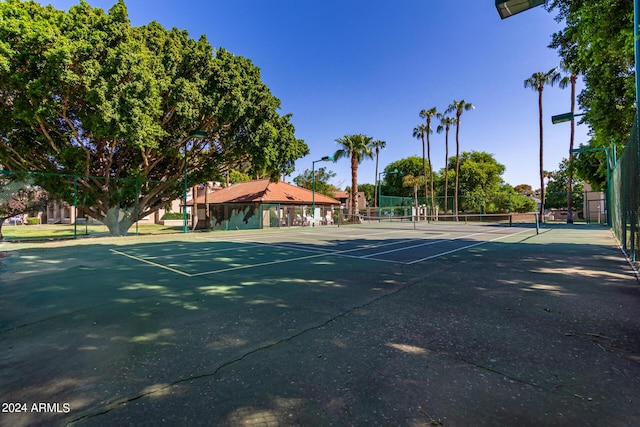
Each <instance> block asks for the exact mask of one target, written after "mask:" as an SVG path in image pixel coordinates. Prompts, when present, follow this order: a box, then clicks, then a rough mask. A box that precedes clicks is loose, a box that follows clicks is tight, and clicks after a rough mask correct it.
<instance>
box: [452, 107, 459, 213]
mask: <svg viewBox="0 0 640 427" xmlns="http://www.w3.org/2000/svg"><path fill="white" fill-rule="evenodd" d="M457 119H458V120H457V122H456V188H455V197H454V199H453V205H454V206H453V211H454V215H455V216H456V221H457V220H458V186H459V181H458V176H459V175H460V140H459V135H460V115H459V114H458V116H457Z"/></svg>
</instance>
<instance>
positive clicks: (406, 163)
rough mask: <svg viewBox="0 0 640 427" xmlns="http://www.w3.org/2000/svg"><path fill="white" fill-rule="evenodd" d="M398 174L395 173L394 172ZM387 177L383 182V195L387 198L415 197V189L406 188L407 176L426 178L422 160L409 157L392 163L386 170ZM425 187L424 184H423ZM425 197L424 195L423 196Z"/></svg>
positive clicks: (416, 157)
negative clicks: (404, 181)
mask: <svg viewBox="0 0 640 427" xmlns="http://www.w3.org/2000/svg"><path fill="white" fill-rule="evenodd" d="M395 170H397V171H398V172H397V173H395V172H394V171H395ZM384 172H385V175H384V177H383V180H382V182H381V185H382V194H384V195H387V196H402V197H413V187H406V186H404V184H403V179H404V177H405V176H407V175H411V176H414V177H417V176H424V172H423V170H422V158H421V157H418V156H409V157H406V158H404V159H400V160H396V161H394V162H391V163H389V164H388V165H387V167H386V168H384ZM422 185H423V186H424V184H422ZM423 195H424V194H423Z"/></svg>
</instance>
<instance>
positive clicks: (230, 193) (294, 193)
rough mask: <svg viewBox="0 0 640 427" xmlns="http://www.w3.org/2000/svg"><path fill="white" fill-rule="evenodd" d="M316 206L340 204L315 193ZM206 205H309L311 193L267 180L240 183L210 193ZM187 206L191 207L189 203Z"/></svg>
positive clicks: (201, 202)
mask: <svg viewBox="0 0 640 427" xmlns="http://www.w3.org/2000/svg"><path fill="white" fill-rule="evenodd" d="M314 198H315V203H316V204H317V205H339V204H340V202H339V201H337V200H336V199H333V198H331V197H328V196H325V195H324V194H320V193H315V197H314ZM207 201H208V203H210V204H211V203H265V204H266V203H280V204H285V205H310V204H311V203H312V192H311V190H307V189H306V188H302V187H298V186H296V185H291V184H287V183H286V182H282V181H280V182H271V181H269V180H268V179H262V180H258V181H249V182H241V183H238V184H233V185H231V186H229V187H226V188H223V189H222V190H219V191H216V192H215V193H210V194H209V195H208V200H207ZM196 203H198V204H204V195H202V196H200V197H198V198H197V199H196ZM188 205H192V203H191V202H189V203H188Z"/></svg>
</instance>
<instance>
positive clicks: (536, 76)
mask: <svg viewBox="0 0 640 427" xmlns="http://www.w3.org/2000/svg"><path fill="white" fill-rule="evenodd" d="M560 78H561V76H560V73H559V72H558V69H557V68H552V69H550V70H549V71H547V72H546V73H545V72H542V71H538V72H537V73H533V74H532V75H531V77H529V78H528V79H526V80H525V81H524V87H525V88H531V89H533V90H537V91H538V112H539V124H538V125H539V129H540V218H539V221H542V220H543V218H544V157H543V155H544V143H543V136H542V135H543V132H542V91H543V90H544V87H545V85H548V86H553V85H555V84H556V83H558V82H559V81H560Z"/></svg>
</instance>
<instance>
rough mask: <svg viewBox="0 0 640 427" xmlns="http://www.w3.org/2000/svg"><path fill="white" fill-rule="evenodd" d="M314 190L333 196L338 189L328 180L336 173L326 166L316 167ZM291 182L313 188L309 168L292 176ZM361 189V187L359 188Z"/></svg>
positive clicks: (311, 174)
mask: <svg viewBox="0 0 640 427" xmlns="http://www.w3.org/2000/svg"><path fill="white" fill-rule="evenodd" d="M315 175H316V179H315V191H316V193H320V194H324V195H325V196H329V197H335V194H334V193H335V192H336V191H339V190H338V188H337V187H336V186H335V185H333V184H331V183H330V182H329V181H330V180H331V179H333V178H335V176H336V174H335V172H333V171H330V170H327V169H326V168H318V169H316V171H315ZM293 182H294V183H295V184H296V185H297V186H298V187H302V188H306V189H307V190H312V189H313V173H312V171H310V170H309V169H305V171H304V172H303V173H302V175H298V176H296V177H295V178H293ZM359 190H360V191H362V189H359Z"/></svg>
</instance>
